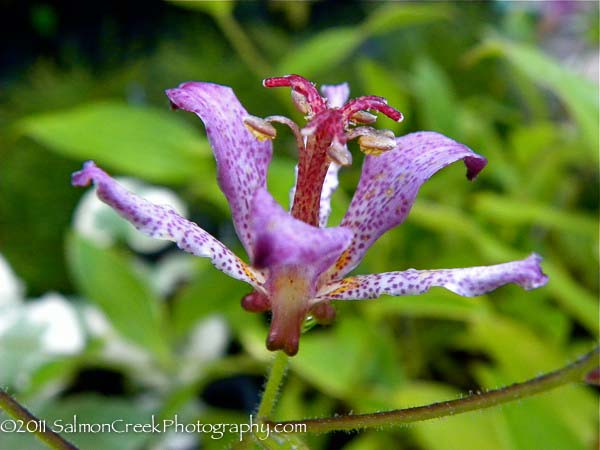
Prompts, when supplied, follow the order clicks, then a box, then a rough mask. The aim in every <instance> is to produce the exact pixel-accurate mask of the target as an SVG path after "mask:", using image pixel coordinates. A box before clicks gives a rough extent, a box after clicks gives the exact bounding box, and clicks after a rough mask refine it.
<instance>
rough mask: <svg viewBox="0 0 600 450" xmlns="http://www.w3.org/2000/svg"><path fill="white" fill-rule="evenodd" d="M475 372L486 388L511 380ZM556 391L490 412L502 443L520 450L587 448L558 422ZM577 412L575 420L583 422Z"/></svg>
mask: <svg viewBox="0 0 600 450" xmlns="http://www.w3.org/2000/svg"><path fill="white" fill-rule="evenodd" d="M477 372H478V375H477V378H478V379H480V380H483V383H481V384H483V385H484V386H488V387H490V388H494V387H497V386H507V385H509V384H510V383H511V382H512V381H514V380H510V379H508V378H507V377H506V376H502V374H501V372H500V371H497V370H493V369H490V368H483V367H482V368H481V369H479V370H478V371H477ZM560 392H561V391H555V392H546V393H543V394H541V395H538V396H536V397H531V398H526V399H522V400H521V401H519V402H518V403H509V404H506V405H503V406H502V408H497V409H495V410H494V411H493V414H494V416H496V418H497V419H498V420H497V423H498V431H502V434H504V435H505V436H506V440H507V441H510V443H511V447H510V448H514V449H523V450H528V449H530V448H555V449H565V450H567V449H568V450H585V449H586V448H588V446H587V445H586V444H585V441H583V440H581V439H578V436H577V435H576V434H575V433H574V432H573V431H572V430H570V429H569V427H568V426H567V424H565V422H564V421H563V420H562V418H561V415H562V414H561V413H560V411H559V409H560V408H558V409H557V408H556V406H555V405H552V401H551V400H552V398H553V396H555V395H559V396H560V395H561V394H560ZM566 400H567V399H565V401H566ZM569 406H570V408H573V409H572V410H575V408H574V407H575V405H572V404H569ZM577 411H578V416H579V418H580V419H583V418H582V417H581V416H580V414H581V411H579V409H577ZM490 413H492V412H491V411H490ZM486 414H488V413H486ZM588 417H589V416H588ZM500 427H501V428H500ZM590 438H591V435H590Z"/></svg>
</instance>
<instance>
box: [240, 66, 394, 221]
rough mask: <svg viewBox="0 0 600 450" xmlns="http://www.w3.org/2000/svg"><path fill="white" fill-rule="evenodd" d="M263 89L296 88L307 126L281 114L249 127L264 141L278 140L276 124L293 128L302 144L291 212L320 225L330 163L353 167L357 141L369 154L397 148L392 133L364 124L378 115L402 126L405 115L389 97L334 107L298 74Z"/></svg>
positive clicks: (294, 96)
mask: <svg viewBox="0 0 600 450" xmlns="http://www.w3.org/2000/svg"><path fill="white" fill-rule="evenodd" d="M263 85H264V86H265V87H282V86H287V87H291V89H292V100H293V102H294V104H295V105H296V107H297V108H298V110H299V111H300V112H301V113H302V114H304V116H305V118H306V120H307V121H308V123H307V124H306V126H305V127H304V128H302V129H300V128H299V127H298V126H297V125H296V124H295V123H294V122H293V121H292V120H290V119H288V118H286V117H281V116H271V117H267V118H265V119H260V118H258V117H253V116H250V117H247V118H245V119H244V123H245V125H246V126H247V127H248V129H249V130H250V131H252V133H253V134H254V135H255V136H256V137H257V139H260V140H264V139H273V138H275V136H276V131H275V128H274V127H273V126H272V125H271V123H272V122H279V123H283V124H285V125H287V126H289V127H290V129H291V130H292V132H293V133H294V135H295V137H296V142H297V145H298V181H297V183H296V191H295V194H294V199H293V203H292V210H291V213H292V215H293V216H294V217H295V218H297V219H299V220H302V221H304V222H306V223H308V224H309V225H313V226H318V224H319V205H320V199H321V191H322V189H323V181H324V180H325V175H326V174H327V169H328V167H329V164H331V163H332V162H333V163H335V164H339V165H343V166H346V165H350V164H351V163H352V154H351V153H350V152H349V151H348V147H347V146H346V143H347V142H348V141H349V140H351V139H355V138H358V143H359V146H360V149H361V150H362V151H363V152H365V153H367V154H379V153H381V152H384V151H388V150H391V149H393V148H394V147H395V146H396V141H395V139H394V134H393V133H392V132H391V131H389V130H383V131H381V130H376V129H374V128H371V127H369V126H365V125H368V124H371V123H373V122H374V121H375V120H376V118H377V117H376V116H374V115H373V114H370V113H369V112H367V111H379V112H381V113H383V114H385V115H386V116H388V117H389V118H391V119H393V120H395V121H398V122H399V121H401V120H402V114H401V113H400V112H399V111H397V110H396V109H394V108H392V107H391V106H388V105H387V102H386V100H385V99H384V98H382V97H375V96H365V97H358V98H355V99H352V100H350V101H349V102H347V103H346V104H345V105H343V106H341V107H339V108H335V107H329V106H328V105H327V101H326V99H324V98H323V97H321V95H320V94H319V92H318V91H317V89H316V88H315V86H314V85H313V84H312V83H311V82H310V81H308V80H307V79H305V78H303V77H301V76H299V75H286V76H283V77H275V78H267V79H266V80H264V81H263Z"/></svg>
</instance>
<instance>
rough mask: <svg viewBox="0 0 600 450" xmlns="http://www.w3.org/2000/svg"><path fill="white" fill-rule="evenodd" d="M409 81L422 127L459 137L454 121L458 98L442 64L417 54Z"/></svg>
mask: <svg viewBox="0 0 600 450" xmlns="http://www.w3.org/2000/svg"><path fill="white" fill-rule="evenodd" d="M411 84H412V87H413V90H414V93H415V97H416V100H417V105H418V106H419V114H420V118H421V123H422V124H423V126H424V128H425V129H428V130H436V131H438V132H440V133H445V134H448V135H449V136H452V137H453V138H455V139H459V138H460V136H458V135H457V134H458V127H457V121H456V118H457V114H456V109H457V107H456V105H457V104H458V102H457V101H456V98H455V95H454V88H453V87H452V85H451V83H450V80H449V79H448V77H447V76H446V74H445V73H444V71H443V70H442V68H441V67H439V66H438V65H437V64H436V63H434V62H433V61H432V60H430V59H428V58H426V57H421V58H419V59H418V60H417V62H416V65H415V68H414V75H413V78H412V83H411Z"/></svg>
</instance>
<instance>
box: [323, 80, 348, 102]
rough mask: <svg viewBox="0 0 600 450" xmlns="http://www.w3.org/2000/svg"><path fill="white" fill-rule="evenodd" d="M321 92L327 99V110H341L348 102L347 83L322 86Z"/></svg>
mask: <svg viewBox="0 0 600 450" xmlns="http://www.w3.org/2000/svg"><path fill="white" fill-rule="evenodd" d="M321 92H322V93H323V95H324V96H325V98H326V99H327V106H328V107H329V108H341V107H342V106H344V103H346V102H347V101H348V97H349V96H350V86H348V83H341V84H324V85H323V86H321Z"/></svg>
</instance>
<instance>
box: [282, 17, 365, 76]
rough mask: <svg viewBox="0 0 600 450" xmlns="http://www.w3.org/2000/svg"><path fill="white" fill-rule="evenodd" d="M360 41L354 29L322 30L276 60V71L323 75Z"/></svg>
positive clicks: (348, 53) (356, 29)
mask: <svg viewBox="0 0 600 450" xmlns="http://www.w3.org/2000/svg"><path fill="white" fill-rule="evenodd" d="M363 39H364V36H363V35H362V34H361V33H360V30H359V29H358V28H355V27H339V28H331V29H329V30H325V31H322V32H321V33H319V34H317V35H316V36H314V37H312V38H310V39H308V41H306V42H303V43H302V44H301V45H300V46H298V47H296V48H295V49H293V50H292V51H290V52H289V53H288V54H287V56H286V57H285V58H283V59H282V60H281V61H280V63H279V65H278V68H277V71H276V72H278V73H299V74H302V76H304V77H306V78H311V77H315V75H317V74H323V73H327V72H328V71H329V70H331V69H333V68H334V67H335V66H336V65H338V64H339V63H340V62H342V61H343V60H344V59H345V58H346V57H348V56H349V55H350V54H351V53H352V51H353V50H354V49H355V48H356V47H358V45H359V44H360V43H361V42H362V41H363Z"/></svg>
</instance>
